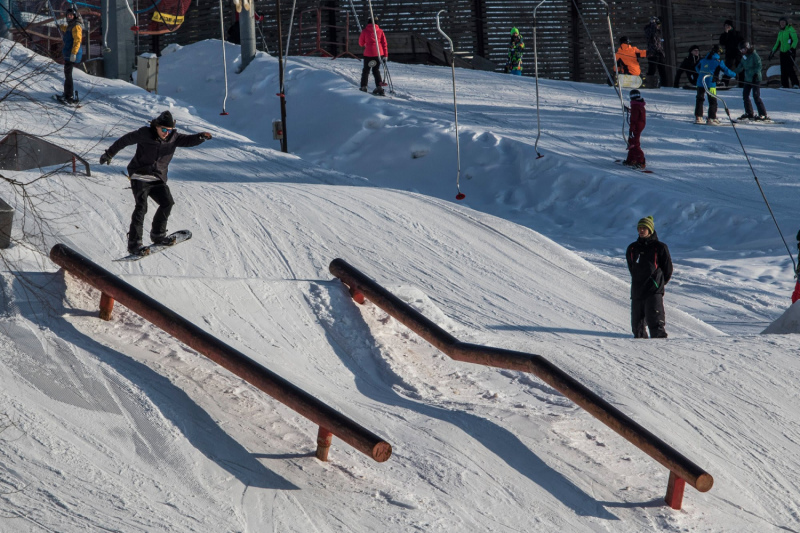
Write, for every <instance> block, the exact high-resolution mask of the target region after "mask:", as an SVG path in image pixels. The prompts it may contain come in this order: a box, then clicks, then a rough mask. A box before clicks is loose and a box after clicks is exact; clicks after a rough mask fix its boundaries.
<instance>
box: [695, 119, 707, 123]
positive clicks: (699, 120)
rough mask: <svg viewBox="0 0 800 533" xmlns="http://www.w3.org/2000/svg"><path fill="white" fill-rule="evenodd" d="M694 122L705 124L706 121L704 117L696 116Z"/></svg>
mask: <svg viewBox="0 0 800 533" xmlns="http://www.w3.org/2000/svg"><path fill="white" fill-rule="evenodd" d="M694 123H695V124H705V123H706V121H705V120H704V119H703V117H694Z"/></svg>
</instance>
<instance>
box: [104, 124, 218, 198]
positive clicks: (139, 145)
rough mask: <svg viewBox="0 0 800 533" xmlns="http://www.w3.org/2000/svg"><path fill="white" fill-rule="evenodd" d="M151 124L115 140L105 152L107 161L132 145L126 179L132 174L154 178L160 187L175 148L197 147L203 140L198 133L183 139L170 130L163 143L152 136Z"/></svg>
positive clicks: (154, 134)
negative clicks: (159, 182) (133, 149)
mask: <svg viewBox="0 0 800 533" xmlns="http://www.w3.org/2000/svg"><path fill="white" fill-rule="evenodd" d="M156 127H157V126H156V124H155V120H154V121H153V122H151V123H150V126H144V127H142V128H139V129H138V130H136V131H132V132H130V133H127V134H125V135H123V136H122V137H120V138H119V139H117V141H116V142H115V143H114V144H112V145H111V147H109V149H108V150H106V154H108V156H109V157H114V156H115V155H117V153H118V152H119V151H120V150H122V149H123V148H125V147H126V146H130V145H132V144H135V145H136V153H135V154H134V156H133V159H131V162H130V163H128V176H132V175H133V174H143V175H145V176H154V177H156V178H158V179H160V180H161V181H163V182H164V183H166V181H167V167H168V166H169V162H170V161H172V156H173V154H174V153H175V148H177V147H179V146H181V147H189V146H197V145H198V144H201V143H202V142H203V141H205V139H204V138H203V137H202V136H201V135H202V134H200V133H195V134H193V135H186V134H184V133H178V131H177V130H172V131H171V132H170V134H169V135H168V136H167V138H166V139H164V140H161V139H160V138H159V137H158V133H156Z"/></svg>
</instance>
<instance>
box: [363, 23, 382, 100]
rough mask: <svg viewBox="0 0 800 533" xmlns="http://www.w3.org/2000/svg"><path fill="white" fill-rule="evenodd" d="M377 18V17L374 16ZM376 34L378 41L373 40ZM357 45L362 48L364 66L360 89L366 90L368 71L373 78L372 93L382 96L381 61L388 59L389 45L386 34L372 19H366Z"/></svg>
mask: <svg viewBox="0 0 800 533" xmlns="http://www.w3.org/2000/svg"><path fill="white" fill-rule="evenodd" d="M376 18H377V17H376ZM376 36H377V38H378V42H377V43H376V42H375V37H376ZM358 45H359V46H362V47H363V48H364V67H363V68H362V69H361V90H362V91H364V92H367V83H369V71H370V70H372V76H373V77H374V78H375V90H374V91H372V94H377V95H378V96H383V95H384V94H386V93H385V91H384V90H383V85H384V84H383V81H382V80H381V61H386V60H388V59H389V45H388V44H387V43H386V35H384V33H383V30H382V29H380V28H379V27H378V24H377V23H375V24H373V23H372V19H367V25H366V26H364V30H363V31H362V32H361V35H360V36H359V37H358Z"/></svg>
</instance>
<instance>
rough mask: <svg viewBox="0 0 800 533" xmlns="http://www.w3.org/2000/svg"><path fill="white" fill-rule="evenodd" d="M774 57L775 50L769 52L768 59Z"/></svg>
mask: <svg viewBox="0 0 800 533" xmlns="http://www.w3.org/2000/svg"><path fill="white" fill-rule="evenodd" d="M773 57H775V50H773V51H772V52H770V53H769V57H768V58H767V59H772V58H773Z"/></svg>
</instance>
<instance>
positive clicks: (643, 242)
mask: <svg viewBox="0 0 800 533" xmlns="http://www.w3.org/2000/svg"><path fill="white" fill-rule="evenodd" d="M636 229H637V231H638V232H639V238H638V239H636V241H635V242H632V243H631V244H630V246H628V249H627V250H626V251H625V259H626V260H627V261H628V270H629V271H630V273H631V326H632V327H633V336H634V337H635V338H637V339H646V338H647V330H646V329H645V325H646V326H647V329H649V330H650V337H652V338H654V339H666V338H667V331H666V329H665V326H666V318H665V315H664V287H665V286H666V285H667V283H669V280H670V278H671V277H672V259H671V258H670V255H669V248H668V247H667V245H666V244H664V243H663V242H660V241H659V240H658V235H656V230H655V224H654V222H653V217H652V216H648V217H645V218H643V219H641V220H639V223H638V224H637V225H636Z"/></svg>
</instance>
